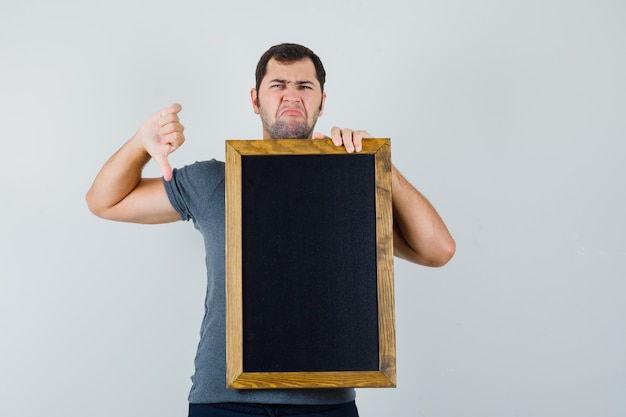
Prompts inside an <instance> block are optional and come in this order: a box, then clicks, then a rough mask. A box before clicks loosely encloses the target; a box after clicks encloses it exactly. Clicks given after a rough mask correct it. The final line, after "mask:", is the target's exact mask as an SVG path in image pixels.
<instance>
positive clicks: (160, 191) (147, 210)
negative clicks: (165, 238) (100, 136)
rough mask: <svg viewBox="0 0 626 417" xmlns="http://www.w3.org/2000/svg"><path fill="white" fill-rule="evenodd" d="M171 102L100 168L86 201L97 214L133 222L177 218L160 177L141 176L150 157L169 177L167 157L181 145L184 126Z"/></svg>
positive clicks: (163, 221) (178, 110) (106, 217)
mask: <svg viewBox="0 0 626 417" xmlns="http://www.w3.org/2000/svg"><path fill="white" fill-rule="evenodd" d="M181 110H182V107H181V106H180V105H178V104H174V105H172V106H170V107H168V108H166V109H163V110H161V111H159V112H157V113H155V114H153V115H152V116H151V117H150V118H149V119H148V120H146V122H145V123H144V124H143V125H142V126H141V127H140V128H139V130H138V131H137V133H135V135H134V136H133V137H132V138H131V139H130V140H129V141H128V142H126V143H125V144H124V145H123V146H122V147H121V148H120V149H119V150H118V151H117V152H116V153H115V154H113V156H111V158H109V160H108V161H107V162H106V163H105V164H104V166H103V167H102V168H101V169H100V172H99V173H98V175H97V176H96V178H95V180H94V182H93V184H92V186H91V188H90V189H89V191H88V192H87V196H86V200H87V206H88V207H89V209H90V210H91V211H92V212H93V213H94V214H95V215H97V216H99V217H102V218H105V219H109V220H117V221H125V222H133V223H167V222H173V221H176V220H180V216H179V215H178V213H177V212H176V210H174V207H172V205H171V203H170V201H169V198H168V197H167V193H166V191H165V187H164V186H163V182H162V180H161V178H142V177H141V173H142V171H143V168H144V166H145V165H146V164H147V163H148V161H150V159H152V158H154V160H155V162H157V164H158V165H159V166H160V167H161V170H162V171H163V176H164V178H165V179H166V180H170V179H171V177H172V168H171V166H170V165H169V163H168V161H167V156H168V155H169V154H170V153H172V152H174V151H175V150H176V149H178V147H180V145H182V144H183V142H184V140H185V137H184V135H183V130H184V127H183V126H182V125H181V124H180V120H179V118H178V112H180V111H181Z"/></svg>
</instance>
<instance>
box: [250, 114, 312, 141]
mask: <svg viewBox="0 0 626 417" xmlns="http://www.w3.org/2000/svg"><path fill="white" fill-rule="evenodd" d="M259 109H260V110H261V111H260V115H261V122H262V123H263V129H264V130H265V131H266V132H267V133H269V135H270V137H271V138H272V139H310V138H312V137H313V129H315V123H316V122H317V118H318V117H319V110H317V111H316V112H315V115H314V117H313V123H312V124H311V125H308V124H307V121H306V120H298V121H294V120H289V121H285V120H276V121H275V122H274V124H270V122H269V121H268V117H266V114H265V111H264V109H263V108H261V107H260V108H259Z"/></svg>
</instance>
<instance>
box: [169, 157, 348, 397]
mask: <svg viewBox="0 0 626 417" xmlns="http://www.w3.org/2000/svg"><path fill="white" fill-rule="evenodd" d="M164 184H165V189H166V191H167V196H168V197H169V199H170V202H171V203H172V206H174V209H175V210H176V211H177V212H178V213H179V214H180V217H181V219H182V220H186V221H188V220H192V221H193V224H194V226H195V228H196V229H198V231H200V233H201V234H202V237H203V239H204V247H205V251H206V257H205V261H206V270H207V292H206V299H205V304H204V309H205V312H204V318H203V319H202V326H201V330H200V342H199V344H198V350H197V353H196V358H195V373H194V375H193V377H192V387H191V392H190V393H189V402H191V403H218V402H247V403H258V404H339V403H344V402H348V401H352V400H354V398H355V396H356V394H355V390H354V389H315V390H313V389H289V390H232V389H227V388H226V315H225V309H226V308H225V302H226V298H225V256H226V255H225V235H224V217H225V213H224V193H225V188H224V163H223V162H220V161H216V160H210V161H203V162H196V163H194V164H192V165H188V166H185V167H183V168H180V169H174V171H173V175H172V179H171V181H164Z"/></svg>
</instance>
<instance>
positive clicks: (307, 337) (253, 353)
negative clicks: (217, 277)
mask: <svg viewBox="0 0 626 417" xmlns="http://www.w3.org/2000/svg"><path fill="white" fill-rule="evenodd" d="M226 172H227V178H226V182H227V184H226V189H227V213H226V217H227V248H226V250H227V380H228V381H227V385H228V387H229V388H238V389H254V388H304V387H307V388H314V387H345V386H363V387H365V386H395V340H394V339H395V333H394V331H393V326H394V323H393V266H392V261H393V257H392V253H391V250H392V236H393V234H392V225H391V201H390V199H391V193H390V191H391V189H390V186H391V180H390V151H389V140H388V139H370V140H367V141H366V144H364V151H363V152H360V153H358V154H347V153H345V150H343V149H342V148H337V147H335V146H334V145H332V143H331V142H330V141H326V140H278V141H276V140H271V141H261V140H258V141H227V158H226Z"/></svg>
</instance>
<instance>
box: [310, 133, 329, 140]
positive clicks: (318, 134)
mask: <svg viewBox="0 0 626 417" xmlns="http://www.w3.org/2000/svg"><path fill="white" fill-rule="evenodd" d="M313 139H330V138H329V137H328V136H326V135H325V134H323V133H319V132H315V133H313Z"/></svg>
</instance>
